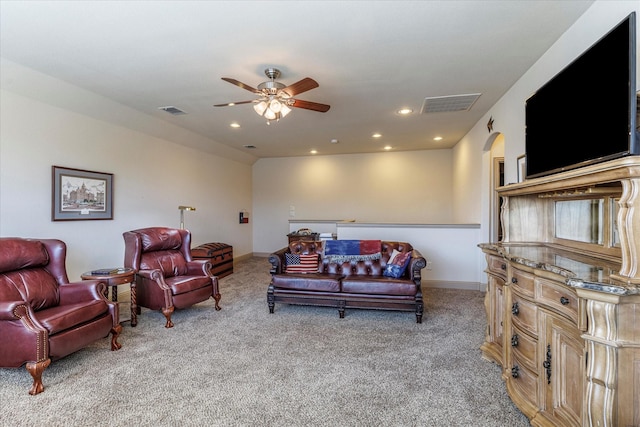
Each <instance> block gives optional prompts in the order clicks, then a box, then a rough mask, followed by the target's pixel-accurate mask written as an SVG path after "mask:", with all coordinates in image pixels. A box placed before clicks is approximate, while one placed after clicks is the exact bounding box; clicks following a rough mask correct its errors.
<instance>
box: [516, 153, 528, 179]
mask: <svg viewBox="0 0 640 427" xmlns="http://www.w3.org/2000/svg"><path fill="white" fill-rule="evenodd" d="M526 162H527V158H526V157H525V155H524V154H523V155H521V156H518V182H522V181H524V177H525V176H526V174H527V163H526Z"/></svg>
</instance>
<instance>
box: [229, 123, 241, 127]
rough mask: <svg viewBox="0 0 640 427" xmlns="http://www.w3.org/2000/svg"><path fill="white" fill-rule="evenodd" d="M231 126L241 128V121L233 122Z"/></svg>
mask: <svg viewBox="0 0 640 427" xmlns="http://www.w3.org/2000/svg"><path fill="white" fill-rule="evenodd" d="M229 126H231V127H232V128H239V127H240V124H239V123H235V122H234V123H231V124H230V125H229Z"/></svg>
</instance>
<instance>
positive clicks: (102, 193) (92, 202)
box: [51, 166, 113, 221]
mask: <svg viewBox="0 0 640 427" xmlns="http://www.w3.org/2000/svg"><path fill="white" fill-rule="evenodd" d="M52 172H53V173H52V190H51V196H52V202H51V220H52V221H78V220H90V219H113V174H110V173H104V172H93V171H87V170H82V169H72V168H65V167H61V166H53V171H52Z"/></svg>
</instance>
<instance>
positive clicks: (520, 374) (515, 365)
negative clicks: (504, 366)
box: [509, 354, 539, 406]
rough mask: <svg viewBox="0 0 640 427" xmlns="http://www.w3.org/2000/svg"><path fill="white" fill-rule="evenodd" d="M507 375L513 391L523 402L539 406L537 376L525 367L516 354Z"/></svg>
mask: <svg viewBox="0 0 640 427" xmlns="http://www.w3.org/2000/svg"><path fill="white" fill-rule="evenodd" d="M509 374H510V375H511V383H512V384H513V389H514V391H515V392H516V393H518V394H519V395H520V396H521V397H522V398H523V399H524V400H526V401H528V402H531V403H533V405H534V406H539V399H538V376H537V375H536V374H535V373H534V372H533V371H531V370H530V369H529V368H527V367H526V365H525V363H523V361H522V360H521V359H519V358H518V355H517V354H514V355H513V358H512V363H511V372H510V373H509Z"/></svg>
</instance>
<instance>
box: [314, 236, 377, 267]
mask: <svg viewBox="0 0 640 427" xmlns="http://www.w3.org/2000/svg"><path fill="white" fill-rule="evenodd" d="M324 243H325V245H324V257H325V258H326V259H328V260H329V262H347V261H367V260H375V259H380V257H381V253H380V250H381V244H380V240H327V241H325V242H324Z"/></svg>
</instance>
